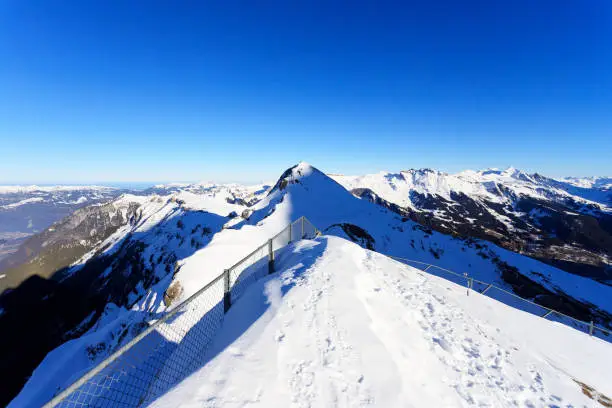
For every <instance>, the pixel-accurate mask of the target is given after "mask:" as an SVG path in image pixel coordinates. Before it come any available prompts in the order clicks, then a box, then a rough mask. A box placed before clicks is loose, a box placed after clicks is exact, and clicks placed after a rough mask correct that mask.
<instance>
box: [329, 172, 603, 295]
mask: <svg viewBox="0 0 612 408" xmlns="http://www.w3.org/2000/svg"><path fill="white" fill-rule="evenodd" d="M332 177H333V178H334V179H335V180H336V181H337V182H339V183H340V184H342V185H343V186H344V187H346V188H347V189H348V190H350V191H352V192H353V194H355V195H357V196H359V197H362V198H364V199H367V200H370V201H372V202H375V203H377V204H380V205H383V206H385V207H386V208H388V209H390V210H392V211H394V212H396V213H398V214H401V215H404V216H406V217H409V218H410V219H412V220H414V221H417V222H419V223H421V224H423V225H427V226H429V227H431V228H433V229H435V230H437V231H440V232H443V233H447V234H453V235H457V236H464V237H465V236H469V237H474V238H481V239H486V240H488V241H491V242H494V243H495V244H497V245H500V246H502V247H504V248H507V249H510V250H512V251H516V252H519V253H523V254H526V255H529V256H531V257H534V258H537V259H539V260H542V261H543V262H547V263H549V264H551V265H554V266H556V267H559V268H561V269H564V270H567V271H569V272H572V273H576V274H579V275H582V276H588V277H591V278H594V279H597V280H599V281H601V282H604V283H608V284H610V283H611V282H612V269H611V268H610V265H611V264H612V184H611V183H610V180H612V179H610V178H605V177H600V178H587V179H575V178H570V179H563V180H555V179H552V178H547V177H544V176H542V175H539V174H527V173H524V172H522V171H520V170H517V169H514V168H509V169H506V170H497V169H489V170H483V171H465V172H461V173H458V174H446V173H442V172H438V171H435V170H430V169H421V170H407V171H401V172H399V173H388V172H381V173H377V174H370V175H365V176H342V175H334V176H332Z"/></svg>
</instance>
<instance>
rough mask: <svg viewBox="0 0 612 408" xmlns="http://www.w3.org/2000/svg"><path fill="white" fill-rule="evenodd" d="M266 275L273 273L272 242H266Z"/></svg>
mask: <svg viewBox="0 0 612 408" xmlns="http://www.w3.org/2000/svg"><path fill="white" fill-rule="evenodd" d="M268 273H274V249H273V248H272V240H271V239H270V240H268Z"/></svg>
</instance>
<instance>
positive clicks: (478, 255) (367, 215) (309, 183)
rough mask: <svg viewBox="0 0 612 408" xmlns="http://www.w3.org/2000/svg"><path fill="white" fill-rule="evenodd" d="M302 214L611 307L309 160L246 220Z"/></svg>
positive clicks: (400, 251) (264, 223) (277, 225)
mask: <svg viewBox="0 0 612 408" xmlns="http://www.w3.org/2000/svg"><path fill="white" fill-rule="evenodd" d="M302 215H304V216H305V217H306V218H308V219H309V220H310V221H311V222H312V223H313V224H314V225H315V226H316V227H317V228H319V229H320V230H321V231H323V232H324V233H328V234H333V235H338V236H341V237H348V236H349V235H350V230H349V231H348V232H347V230H348V229H347V228H346V225H347V224H349V225H354V226H357V227H359V228H360V229H361V230H363V231H364V232H365V233H367V235H368V236H369V238H364V239H363V243H364V245H367V244H366V243H365V241H368V242H369V245H370V247H371V249H374V250H376V251H378V252H381V253H384V254H388V255H393V256H398V257H404V258H408V259H414V260H419V261H423V262H427V263H430V264H436V265H439V266H441V267H444V268H447V269H451V270H454V271H456V272H458V273H464V272H466V273H469V274H470V276H473V277H474V278H476V279H479V280H482V281H485V282H490V283H494V284H496V285H499V286H500V287H505V288H508V289H509V290H513V288H512V287H510V286H509V285H508V283H506V282H505V281H504V280H503V279H502V273H501V271H500V268H499V262H500V261H501V262H504V263H506V264H508V265H510V266H513V267H516V268H517V270H518V272H520V274H522V275H524V276H526V277H528V278H529V279H530V280H532V281H534V282H537V283H538V284H541V285H542V286H543V287H544V288H547V289H549V290H551V291H552V292H556V293H565V294H568V295H569V296H571V297H573V298H575V299H579V300H580V301H584V302H586V303H589V304H592V305H596V306H597V307H598V308H600V309H601V310H604V311H606V312H608V313H611V312H612V297H610V287H609V286H606V285H603V284H601V283H599V282H596V281H593V280H591V279H586V278H583V277H580V276H576V275H573V274H570V273H567V272H565V271H562V270H560V269H557V268H554V267H552V266H550V265H546V264H544V263H542V262H539V261H536V260H534V259H532V258H529V257H527V256H523V255H520V254H517V253H514V252H511V251H507V250H505V249H502V248H500V247H497V246H495V245H493V244H489V243H486V242H480V243H474V242H470V241H466V240H461V239H457V238H454V237H452V236H449V235H444V234H440V233H437V232H435V231H431V230H428V229H426V228H423V227H422V226H421V225H419V224H417V223H414V222H412V221H409V220H406V219H405V218H402V217H400V216H399V215H397V214H395V213H393V212H391V211H388V210H387V209H385V208H382V207H381V206H378V205H376V204H373V203H371V202H369V201H367V200H361V199H359V198H356V197H354V196H353V195H351V194H350V193H349V192H348V191H347V190H346V189H345V188H343V187H342V186H341V185H339V184H338V183H337V182H335V181H334V180H332V179H331V178H330V177H328V176H327V175H325V174H323V173H322V172H321V171H319V170H317V169H316V168H314V167H312V166H311V165H309V164H308V163H300V164H299V165H297V166H295V167H293V168H292V169H290V170H288V171H286V172H285V174H284V175H283V176H282V177H281V179H280V180H279V182H278V183H277V185H276V186H275V187H274V188H273V190H271V192H270V194H269V195H268V196H267V197H266V198H264V199H263V200H261V201H260V202H259V203H257V204H256V205H255V206H253V214H252V215H251V217H250V218H249V220H248V221H247V223H248V224H250V225H253V226H257V227H260V228H264V229H265V228H269V229H270V230H277V231H278V230H280V229H282V226H285V225H287V224H288V221H289V220H293V219H297V218H298V217H299V216H302ZM343 225H344V228H343ZM270 226H273V227H272V228H270ZM243 229H244V227H243ZM205 251H206V249H204V250H203V251H201V252H200V253H202V254H204V253H205ZM196 255H199V253H198V254H196ZM185 267H186V268H187V269H186V271H185V273H187V270H189V269H190V268H189V265H188V264H187V263H186V264H185ZM181 273H183V271H181ZM180 278H181V275H180V274H179V279H180Z"/></svg>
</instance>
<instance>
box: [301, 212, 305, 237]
mask: <svg viewBox="0 0 612 408" xmlns="http://www.w3.org/2000/svg"><path fill="white" fill-rule="evenodd" d="M301 237H302V239H304V238H305V236H304V216H303V215H302V235H301Z"/></svg>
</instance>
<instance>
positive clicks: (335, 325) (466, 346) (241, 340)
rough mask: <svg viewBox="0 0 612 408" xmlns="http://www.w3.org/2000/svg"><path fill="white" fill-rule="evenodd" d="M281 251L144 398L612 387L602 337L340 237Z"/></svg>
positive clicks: (489, 395)
mask: <svg viewBox="0 0 612 408" xmlns="http://www.w3.org/2000/svg"><path fill="white" fill-rule="evenodd" d="M279 255H280V256H279V259H278V268H279V270H280V272H279V273H277V274H274V275H272V276H270V277H268V278H264V279H262V280H260V281H258V282H256V283H255V284H254V285H253V286H251V287H250V288H249V289H248V290H247V291H246V293H245V294H244V295H243V296H242V297H241V298H240V299H239V300H238V301H237V303H236V304H235V305H233V306H232V308H231V309H230V311H229V313H228V314H227V315H226V317H225V319H224V323H223V325H222V327H221V328H220V331H219V332H218V334H217V335H216V336H215V337H214V340H213V342H212V345H211V346H210V347H209V348H208V350H207V353H206V355H205V356H204V358H203V360H202V367H201V368H200V369H199V370H198V371H196V372H195V373H194V374H192V375H191V376H190V377H188V378H187V379H185V380H183V381H182V382H181V383H180V384H179V385H178V386H177V387H175V388H174V389H172V390H170V391H169V392H168V393H166V394H165V395H163V396H162V397H161V398H160V399H159V400H157V401H156V402H155V403H154V404H153V406H154V407H163V408H171V407H172V408H174V407H183V406H188V407H190V406H193V407H195V406H201V404H202V402H203V401H214V406H226V405H238V406H242V405H257V406H262V407H273V406H291V405H292V404H295V403H296V402H299V403H300V404H303V405H304V406H343V407H344V406H347V407H348V406H380V407H395V406H414V407H439V406H494V407H506V406H508V407H510V406H534V407H535V406H595V405H594V404H596V403H595V402H594V401H593V400H592V399H591V398H589V397H588V396H587V395H586V394H585V393H583V386H582V385H581V384H585V385H588V386H589V387H591V388H593V389H595V390H597V392H598V393H601V394H603V395H612V376H611V374H610V371H609V369H608V368H609V367H610V365H611V364H612V347H610V344H608V343H605V342H603V341H601V340H599V339H594V338H589V337H588V336H587V335H585V334H583V333H579V332H577V331H574V330H572V329H570V328H568V327H565V326H563V325H559V324H555V323H552V322H548V321H545V320H543V319H540V318H538V317H536V316H532V315H529V314H527V313H524V312H521V311H518V310H516V309H513V308H510V307H508V306H506V305H504V304H502V303H498V302H496V301H494V300H492V299H488V298H486V297H484V296H481V295H479V294H476V293H474V294H472V295H471V296H469V297H468V296H466V293H465V288H464V287H462V286H459V285H456V284H454V283H451V282H448V281H445V280H443V279H439V278H436V277H432V276H428V275H427V274H423V273H421V272H419V271H418V270H415V269H413V268H410V267H407V266H403V265H401V264H399V263H397V262H394V261H392V260H390V259H389V258H386V257H384V256H382V255H380V254H377V253H374V252H371V251H366V250H364V249H363V248H360V247H358V246H357V245H355V244H352V243H350V242H347V241H346V240H343V239H340V238H336V237H327V236H325V237H322V238H320V239H318V240H316V241H302V242H298V243H296V244H295V245H293V246H291V247H289V248H286V250H284V251H283V252H282V253H281V254H279ZM551 339H554V341H551ZM254 394H255V397H254Z"/></svg>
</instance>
